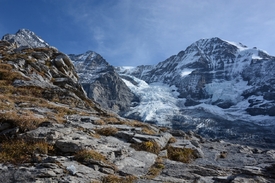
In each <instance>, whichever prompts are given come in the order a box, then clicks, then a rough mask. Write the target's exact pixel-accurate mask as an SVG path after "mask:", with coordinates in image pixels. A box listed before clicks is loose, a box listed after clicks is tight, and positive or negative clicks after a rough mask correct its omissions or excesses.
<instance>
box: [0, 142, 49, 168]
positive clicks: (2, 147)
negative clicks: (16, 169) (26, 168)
mask: <svg viewBox="0 0 275 183" xmlns="http://www.w3.org/2000/svg"><path fill="white" fill-rule="evenodd" d="M52 150H53V146H52V145H50V144H48V143H47V142H45V141H27V140H24V139H13V140H6V141H3V142H1V143H0V162H1V163H14V164H21V163H27V162H32V161H33V157H34V155H35V154H36V153H40V154H48V152H49V151H52Z"/></svg>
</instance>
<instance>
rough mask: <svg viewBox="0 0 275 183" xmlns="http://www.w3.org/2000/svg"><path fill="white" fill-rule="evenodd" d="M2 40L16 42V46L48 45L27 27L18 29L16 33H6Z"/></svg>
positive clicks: (33, 46)
mask: <svg viewBox="0 0 275 183" xmlns="http://www.w3.org/2000/svg"><path fill="white" fill-rule="evenodd" d="M2 40H4V41H9V42H11V43H16V44H17V47H30V48H37V47H49V46H50V45H49V44H48V43H47V42H45V41H44V40H43V39H41V38H40V37H39V36H37V35H36V34H35V33H34V32H32V31H30V30H28V29H19V30H18V31H17V32H16V34H6V35H4V36H3V37H2Z"/></svg>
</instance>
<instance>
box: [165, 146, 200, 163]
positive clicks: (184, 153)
mask: <svg viewBox="0 0 275 183" xmlns="http://www.w3.org/2000/svg"><path fill="white" fill-rule="evenodd" d="M167 153H168V158H169V159H171V160H174V161H180V162H183V163H191V162H192V161H193V160H194V159H195V158H196V156H195V151H194V150H193V149H191V148H178V147H173V146H168V148H167Z"/></svg>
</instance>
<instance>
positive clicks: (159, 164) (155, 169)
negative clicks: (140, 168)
mask: <svg viewBox="0 0 275 183" xmlns="http://www.w3.org/2000/svg"><path fill="white" fill-rule="evenodd" d="M164 168H165V166H164V164H163V160H162V158H160V157H157V159H156V162H155V163H154V164H153V165H152V166H151V167H150V169H149V171H148V173H147V175H145V176H144V178H146V179H153V178H155V177H156V176H158V175H159V174H160V173H161V171H162V170H163V169H164Z"/></svg>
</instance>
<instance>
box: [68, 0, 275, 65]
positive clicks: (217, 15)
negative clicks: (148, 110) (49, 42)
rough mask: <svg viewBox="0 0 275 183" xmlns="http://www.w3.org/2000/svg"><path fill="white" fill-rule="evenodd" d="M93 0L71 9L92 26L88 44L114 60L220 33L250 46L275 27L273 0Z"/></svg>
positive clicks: (146, 59)
mask: <svg viewBox="0 0 275 183" xmlns="http://www.w3.org/2000/svg"><path fill="white" fill-rule="evenodd" d="M92 2H93V3H90V1H84V3H79V1H77V2H76V1H75V2H74V3H72V4H71V5H72V6H71V10H70V11H69V14H70V16H71V17H73V20H74V22H75V24H76V26H81V27H82V29H83V30H86V31H88V32H87V33H86V34H85V35H86V36H88V37H87V38H86V40H89V42H90V43H89V44H90V46H89V48H91V49H93V50H94V51H97V52H98V53H100V54H101V55H102V56H103V57H104V58H106V59H107V61H108V62H110V63H111V64H113V65H140V64H156V63H158V62H160V61H163V60H164V59H166V58H168V57H169V56H171V55H173V54H177V53H178V52H179V51H181V50H184V49H185V48H186V47H187V46H189V45H190V44H191V43H193V42H195V41H197V40H198V39H201V38H210V37H216V36H218V37H221V38H223V39H226V40H231V41H236V42H243V43H244V44H247V45H248V46H250V45H252V46H255V45H257V44H258V45H259V46H258V47H260V46H261V45H264V44H265V43H267V44H268V45H271V44H270V43H268V41H269V42H271V41H270V40H269V38H267V34H272V35H270V36H271V37H273V33H272V32H274V28H275V27H274V26H275V25H274V21H272V19H273V14H272V13H270V12H269V11H268V10H271V9H274V8H275V3H273V1H268V3H269V6H268V7H267V6H266V3H265V2H264V1H261V2H257V3H254V4H253V3H250V1H241V2H240V1H230V2H226V3H225V2H224V1H218V0H210V1H203V2H202V1H180V0H179V1H169V2H168V1H157V0H150V1H146V0H140V1H130V0H118V1H112V2H108V3H107V4H106V2H105V1H102V3H95V2H94V1H92ZM266 2H267V1H266ZM273 20H274V19H273ZM262 29H265V31H264V32H263V31H262ZM87 44H88V43H87ZM263 49H265V48H263ZM83 52H84V50H83Z"/></svg>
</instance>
